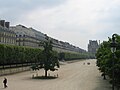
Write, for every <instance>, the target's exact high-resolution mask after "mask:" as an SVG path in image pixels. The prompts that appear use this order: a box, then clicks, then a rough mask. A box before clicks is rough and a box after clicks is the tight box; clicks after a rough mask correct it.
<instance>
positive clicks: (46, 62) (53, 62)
mask: <svg viewBox="0 0 120 90" xmlns="http://www.w3.org/2000/svg"><path fill="white" fill-rule="evenodd" d="M42 44H43V47H44V50H43V51H42V60H41V63H40V65H41V66H40V67H42V68H44V70H45V77H47V71H48V70H50V71H55V70H58V69H56V68H55V66H57V67H58V68H59V61H58V53H57V52H56V51H53V50H52V47H53V46H52V42H51V41H50V40H49V39H48V40H47V41H44V42H43V43H42Z"/></svg>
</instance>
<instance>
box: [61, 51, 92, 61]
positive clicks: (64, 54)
mask: <svg viewBox="0 0 120 90" xmlns="http://www.w3.org/2000/svg"><path fill="white" fill-rule="evenodd" d="M89 57H90V54H88V53H77V52H76V53H75V52H73V53H70V52H62V53H59V59H60V60H76V59H88V58H89Z"/></svg>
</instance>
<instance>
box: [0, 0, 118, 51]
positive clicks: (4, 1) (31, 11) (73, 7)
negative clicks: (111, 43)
mask: <svg viewBox="0 0 120 90" xmlns="http://www.w3.org/2000/svg"><path fill="white" fill-rule="evenodd" d="M0 19H5V20H7V21H9V22H10V23H11V25H17V24H22V25H25V26H27V27H33V28H34V29H36V30H39V31H41V32H42V33H45V34H47V35H48V36H51V37H53V38H55V39H58V40H61V41H65V42H69V43H70V44H73V45H75V46H78V47H80V48H83V49H86V50H87V44H88V42H89V40H101V42H102V41H103V40H107V39H108V37H111V35H112V34H113V33H117V34H120V0H0Z"/></svg>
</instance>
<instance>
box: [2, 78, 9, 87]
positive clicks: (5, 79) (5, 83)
mask: <svg viewBox="0 0 120 90" xmlns="http://www.w3.org/2000/svg"><path fill="white" fill-rule="evenodd" d="M3 84H4V88H7V87H8V86H7V78H4V80H3Z"/></svg>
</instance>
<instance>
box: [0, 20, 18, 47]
mask: <svg viewBox="0 0 120 90" xmlns="http://www.w3.org/2000/svg"><path fill="white" fill-rule="evenodd" d="M0 44H11V45H16V34H15V32H13V31H11V30H10V29H9V22H5V20H0Z"/></svg>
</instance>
